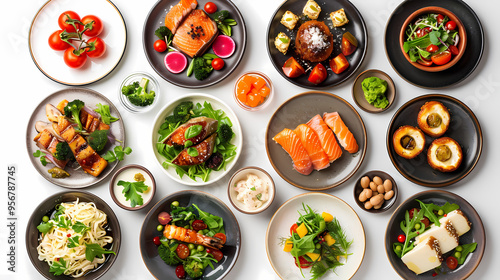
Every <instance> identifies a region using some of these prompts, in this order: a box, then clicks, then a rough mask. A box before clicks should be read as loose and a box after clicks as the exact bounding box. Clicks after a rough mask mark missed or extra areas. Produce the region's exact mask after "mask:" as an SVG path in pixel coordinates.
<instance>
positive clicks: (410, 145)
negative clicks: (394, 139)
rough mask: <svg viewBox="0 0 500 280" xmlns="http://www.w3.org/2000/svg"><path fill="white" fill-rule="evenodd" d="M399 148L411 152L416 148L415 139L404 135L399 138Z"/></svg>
mask: <svg viewBox="0 0 500 280" xmlns="http://www.w3.org/2000/svg"><path fill="white" fill-rule="evenodd" d="M401 146H403V148H404V149H406V150H413V149H415V146H416V142H415V139H413V137H411V136H410V135H405V136H403V137H402V138H401Z"/></svg>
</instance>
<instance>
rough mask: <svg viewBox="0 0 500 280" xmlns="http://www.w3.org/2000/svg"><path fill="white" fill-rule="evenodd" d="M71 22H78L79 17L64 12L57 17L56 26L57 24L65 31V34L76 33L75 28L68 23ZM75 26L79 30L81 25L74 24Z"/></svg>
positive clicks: (71, 12) (73, 13) (72, 13)
mask: <svg viewBox="0 0 500 280" xmlns="http://www.w3.org/2000/svg"><path fill="white" fill-rule="evenodd" d="M71 20H80V16H79V15H78V14H77V13H75V12H73V11H66V12H64V13H62V14H61V15H60V16H59V18H58V19H57V24H59V27H61V29H62V30H65V29H66V31H67V32H76V30H75V27H74V26H73V25H72V24H71V23H70V22H71ZM75 26H76V28H78V29H80V28H81V25H80V24H78V23H75Z"/></svg>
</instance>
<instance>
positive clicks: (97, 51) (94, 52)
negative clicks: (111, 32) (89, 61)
mask: <svg viewBox="0 0 500 280" xmlns="http://www.w3.org/2000/svg"><path fill="white" fill-rule="evenodd" d="M87 45H89V46H90V48H89V49H87V50H86V52H87V55H88V56H89V57H93V58H97V57H101V56H102V55H103V54H104V53H105V52H106V43H104V40H103V39H101V38H99V37H94V38H90V39H89V40H88V41H87Z"/></svg>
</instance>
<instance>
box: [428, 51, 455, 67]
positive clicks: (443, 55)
mask: <svg viewBox="0 0 500 280" xmlns="http://www.w3.org/2000/svg"><path fill="white" fill-rule="evenodd" d="M431 59H432V62H434V63H435V64H436V65H445V64H446V63H448V62H450V60H451V53H450V52H448V51H444V52H440V53H438V54H435V55H433V56H431Z"/></svg>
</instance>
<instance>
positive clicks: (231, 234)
mask: <svg viewBox="0 0 500 280" xmlns="http://www.w3.org/2000/svg"><path fill="white" fill-rule="evenodd" d="M173 201H178V202H179V205H180V206H190V205H191V204H193V203H194V204H196V205H197V206H198V207H199V208H200V209H201V210H203V211H205V212H208V213H211V214H213V215H216V216H219V217H221V218H222V219H223V220H224V229H225V231H226V236H227V240H226V244H224V247H223V248H222V250H221V251H222V253H223V254H224V258H223V259H222V260H221V261H220V262H219V263H217V264H214V268H215V269H214V270H212V269H211V268H210V267H207V268H206V269H205V273H204V274H203V276H202V277H201V278H200V279H207V280H215V279H222V278H224V277H225V276H226V275H227V274H228V273H229V271H230V270H231V269H232V268H233V266H234V264H235V263H236V260H237V259H238V255H239V254H240V246H241V245H240V243H241V233H240V226H239V225H238V221H237V220H236V217H235V216H234V214H233V212H231V210H230V209H229V208H228V207H227V206H226V204H224V202H222V201H221V200H220V199H218V198H216V197H215V196H213V195H211V194H209V193H206V192H202V191H180V192H176V193H172V194H170V195H168V196H166V197H164V198H163V199H162V200H160V201H159V202H158V203H156V205H155V206H153V208H151V210H149V212H148V214H147V215H146V218H145V219H144V222H143V223H142V228H141V233H140V237H139V238H140V239H139V245H140V247H141V255H142V260H143V261H144V264H146V267H147V268H148V270H149V272H151V274H152V275H153V276H154V277H155V278H156V279H172V280H176V279H178V278H177V276H175V266H171V265H167V264H166V263H165V262H163V260H162V259H161V258H160V256H158V249H157V248H158V246H156V245H155V244H154V243H153V238H154V237H155V236H160V235H161V233H160V232H158V231H157V230H156V227H157V226H158V225H159V223H158V214H159V213H160V212H163V211H165V212H170V210H171V209H170V204H171V203H172V202H173Z"/></svg>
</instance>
